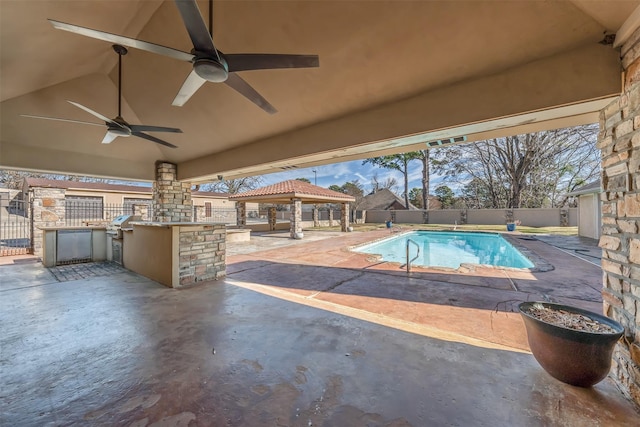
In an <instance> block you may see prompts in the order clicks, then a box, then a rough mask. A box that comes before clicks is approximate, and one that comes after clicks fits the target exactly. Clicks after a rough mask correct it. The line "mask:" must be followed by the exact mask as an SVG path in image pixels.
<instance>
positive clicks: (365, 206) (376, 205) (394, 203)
mask: <svg viewBox="0 0 640 427" xmlns="http://www.w3.org/2000/svg"><path fill="white" fill-rule="evenodd" d="M404 209H407V208H406V207H405V205H404V200H403V199H402V198H400V197H398V196H397V195H395V194H394V193H393V192H392V191H390V190H388V189H386V188H383V189H382V190H378V191H376V192H375V193H371V194H369V195H367V196H365V197H363V198H362V201H361V202H360V203H359V204H358V210H360V211H386V210H404ZM416 209H418V208H416V207H415V206H413V205H412V204H411V203H409V210H416Z"/></svg>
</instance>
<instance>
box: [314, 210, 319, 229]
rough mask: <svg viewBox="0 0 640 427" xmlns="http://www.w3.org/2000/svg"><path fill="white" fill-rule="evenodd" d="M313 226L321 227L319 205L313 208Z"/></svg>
mask: <svg viewBox="0 0 640 427" xmlns="http://www.w3.org/2000/svg"><path fill="white" fill-rule="evenodd" d="M313 226H314V227H316V228H317V227H320V210H319V209H318V206H317V205H314V206H313Z"/></svg>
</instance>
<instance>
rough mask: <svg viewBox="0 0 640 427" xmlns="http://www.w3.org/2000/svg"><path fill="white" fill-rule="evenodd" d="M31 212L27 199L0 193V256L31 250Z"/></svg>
mask: <svg viewBox="0 0 640 427" xmlns="http://www.w3.org/2000/svg"><path fill="white" fill-rule="evenodd" d="M32 213H33V211H32V209H31V203H30V201H29V200H20V199H19V196H16V197H14V198H11V197H10V195H9V194H8V193H0V256H8V255H22V254H28V253H32V252H33V244H32V239H31V236H32V234H33V227H32Z"/></svg>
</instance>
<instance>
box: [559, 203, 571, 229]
mask: <svg viewBox="0 0 640 427" xmlns="http://www.w3.org/2000/svg"><path fill="white" fill-rule="evenodd" d="M568 226H569V209H566V208H561V209H560V227H568Z"/></svg>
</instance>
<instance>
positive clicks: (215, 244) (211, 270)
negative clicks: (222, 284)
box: [178, 225, 226, 287]
mask: <svg viewBox="0 0 640 427" xmlns="http://www.w3.org/2000/svg"><path fill="white" fill-rule="evenodd" d="M179 230H180V231H179V247H178V251H179V252H178V256H179V262H178V275H179V276H178V277H179V280H178V283H179V285H178V287H183V286H189V285H193V284H195V283H197V282H202V281H205V280H216V279H220V278H223V277H225V276H226V268H225V252H226V230H225V227H224V226H223V225H204V226H199V227H180V229H179Z"/></svg>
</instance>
